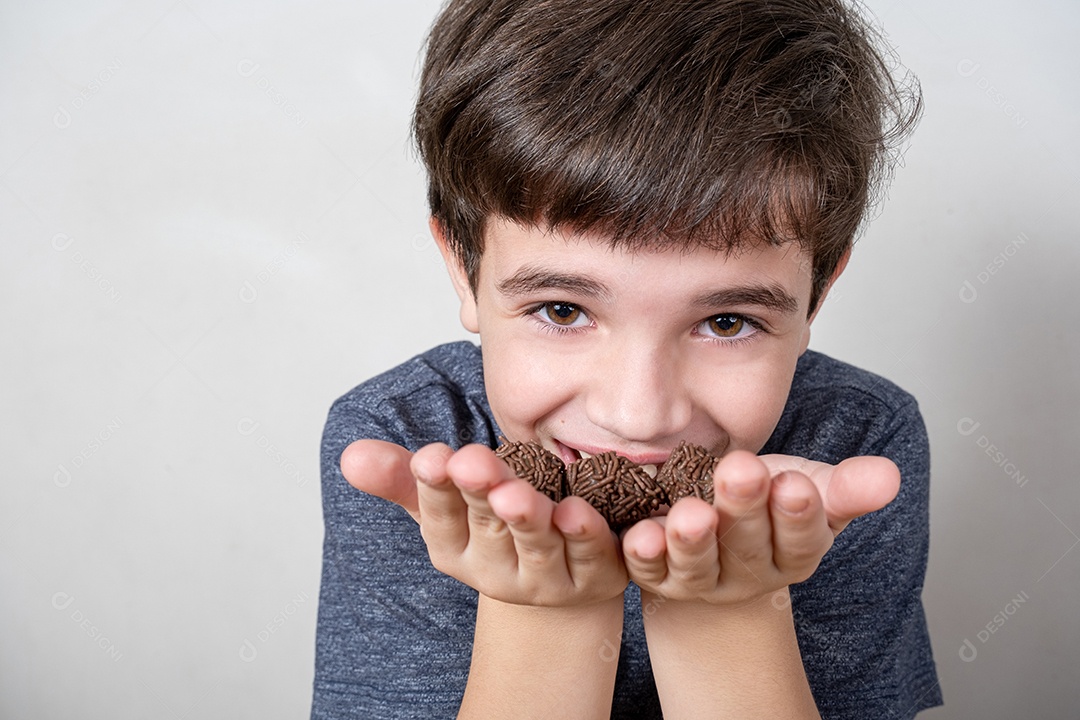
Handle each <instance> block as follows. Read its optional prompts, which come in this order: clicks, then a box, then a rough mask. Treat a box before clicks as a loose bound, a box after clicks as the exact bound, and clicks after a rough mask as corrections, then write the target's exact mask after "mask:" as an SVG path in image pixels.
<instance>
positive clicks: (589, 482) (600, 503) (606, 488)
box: [566, 452, 664, 532]
mask: <svg viewBox="0 0 1080 720" xmlns="http://www.w3.org/2000/svg"><path fill="white" fill-rule="evenodd" d="M566 486H567V489H568V490H569V491H570V494H571V495H577V496H579V497H581V498H583V499H584V500H586V501H587V502H588V503H589V504H590V505H592V506H593V507H594V508H596V509H597V511H599V513H600V514H601V515H603V516H604V519H605V520H607V521H608V525H610V526H611V528H612V530H614V531H615V532H619V531H620V530H622V529H623V528H625V527H629V526H630V525H633V524H634V523H636V522H637V521H638V520H643V519H645V518H647V517H649V516H650V515H651V514H652V513H653V511H655V510H657V509H659V508H660V505H661V504H662V503H663V502H664V493H663V490H661V488H660V486H659V485H657V483H656V480H655V479H653V477H652V476H650V475H649V473H647V472H645V470H644V468H642V467H641V466H640V465H637V464H635V463H633V462H631V461H630V460H627V459H626V458H624V457H620V456H618V455H616V454H615V453H614V452H606V453H601V454H600V455H596V456H594V457H591V458H582V459H581V460H578V461H577V462H575V463H571V464H570V465H568V466H567V467H566Z"/></svg>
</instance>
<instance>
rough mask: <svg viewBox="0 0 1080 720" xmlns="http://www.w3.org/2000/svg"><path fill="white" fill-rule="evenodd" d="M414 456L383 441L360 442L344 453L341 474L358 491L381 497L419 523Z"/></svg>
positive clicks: (398, 446) (342, 454)
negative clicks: (413, 464)
mask: <svg viewBox="0 0 1080 720" xmlns="http://www.w3.org/2000/svg"><path fill="white" fill-rule="evenodd" d="M412 456H413V454H412V453H411V452H409V451H408V450H406V449H405V448H403V447H401V446H400V445H395V444H394V443H390V442H385V441H383V440H357V441H356V442H354V443H352V444H350V445H349V446H348V447H347V448H345V452H343V453H341V474H342V475H344V476H345V479H346V480H348V481H349V484H350V485H352V486H353V487H354V488H356V489H357V490H362V491H363V492H366V493H368V494H369V495H374V496H376V497H381V498H383V499H384V500H389V501H390V502H393V503H396V504H398V505H400V506H401V507H402V508H404V509H405V511H406V512H408V513H409V514H410V515H412V518H413V520H416V521H417V522H419V521H420V510H419V505H418V503H417V500H416V478H415V477H413V474H412V471H411V470H410V469H409V461H410V460H411V459H412Z"/></svg>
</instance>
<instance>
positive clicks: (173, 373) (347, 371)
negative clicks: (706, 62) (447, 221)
mask: <svg viewBox="0 0 1080 720" xmlns="http://www.w3.org/2000/svg"><path fill="white" fill-rule="evenodd" d="M872 8H873V10H874V12H875V13H876V14H877V15H878V16H879V18H880V20H881V21H882V23H883V24H884V25H885V27H886V29H887V31H888V33H889V36H890V39H891V41H892V43H893V44H894V45H895V46H896V47H897V49H898V51H899V53H900V56H901V57H902V59H903V60H904V62H905V63H906V64H907V65H908V66H909V67H910V68H911V69H912V70H913V71H914V72H915V73H916V74H917V75H918V76H919V77H920V78H921V80H922V83H923V88H924V92H925V97H926V115H925V119H924V121H923V123H922V125H921V127H920V129H919V130H918V131H917V133H916V135H915V137H914V140H913V142H912V144H911V146H910V149H909V151H908V152H907V154H906V162H905V166H904V167H902V168H901V169H900V170H899V172H898V174H897V177H896V180H895V182H894V184H893V187H892V191H891V193H890V195H891V196H890V199H889V200H888V202H887V204H886V205H885V207H884V209H883V211H882V212H881V213H880V215H879V217H878V218H877V220H876V221H875V222H874V224H872V226H871V227H870V229H869V231H868V232H867V233H866V234H865V236H864V237H863V238H862V239H861V240H860V242H859V244H858V245H857V248H856V252H855V254H854V257H853V259H852V261H851V264H850V266H849V268H848V270H847V273H846V274H845V275H844V276H843V278H842V279H841V281H840V282H839V284H838V286H837V288H836V290H835V292H834V294H833V295H832V296H831V297H830V299H829V301H828V302H827V304H826V306H825V309H824V311H823V314H822V316H821V317H820V318H819V320H818V322H817V326H816V334H815V338H814V341H813V343H812V346H813V347H815V348H817V349H819V350H823V351H825V352H828V353H830V354H833V355H836V356H839V357H841V358H843V359H845V360H848V361H851V362H854V363H855V364H858V365H861V366H863V367H866V368H868V369H870V370H873V371H876V372H879V373H881V374H884V375H886V376H888V377H889V378H891V379H893V380H894V381H896V382H898V383H899V384H900V385H901V386H903V387H905V388H906V389H908V390H910V391H911V392H913V393H914V394H915V395H916V396H917V397H918V398H919V401H920V404H921V406H922V409H923V412H924V414H925V417H926V420H927V424H928V427H929V430H930V434H931V439H932V448H933V470H934V486H933V499H932V527H933V530H932V547H931V561H930V571H929V575H928V578H927V586H926V591H925V595H924V597H925V601H926V607H927V611H928V614H929V622H930V629H931V632H932V636H933V641H934V650H935V654H936V658H937V663H938V671H939V675H940V678H941V682H942V686H943V689H944V693H945V697H946V701H947V703H948V704H947V706H946V708H944V709H941V710H935V711H932V712H929V713H926V717H933V718H974V717H979V718H1016V717H1039V718H1065V717H1075V713H1076V707H1078V706H1080V683H1078V682H1077V679H1078V678H1077V670H1076V668H1077V667H1080V632H1078V629H1080V622H1078V621H1077V618H1076V615H1075V612H1072V608H1074V607H1075V598H1076V597H1077V595H1078V594H1080V572H1078V568H1080V551H1077V550H1076V546H1077V544H1080V536H1078V533H1080V486H1078V483H1077V475H1076V472H1075V470H1074V465H1073V462H1074V458H1075V449H1076V446H1077V443H1078V435H1080V433H1078V430H1080V421H1078V411H1077V406H1078V404H1080V377H1078V375H1080V370H1078V368H1080V362H1078V355H1080V353H1078V350H1080V343H1078V340H1077V337H1078V333H1077V326H1078V321H1080V313H1078V312H1077V309H1076V304H1075V301H1074V299H1073V297H1072V295H1073V293H1074V292H1075V289H1074V287H1072V286H1071V285H1070V284H1069V281H1070V280H1071V279H1072V278H1074V277H1075V274H1076V272H1077V269H1078V267H1080V263H1078V260H1080V250H1078V245H1077V239H1078V238H1077V234H1078V233H1077V230H1078V226H1080V222H1078V221H1077V219H1076V215H1075V207H1076V204H1077V203H1076V201H1077V196H1078V192H1080V191H1078V170H1077V167H1076V159H1077V157H1078V156H1080V155H1078V152H1077V150H1078V147H1077V146H1078V139H1077V132H1076V130H1077V125H1076V122H1077V121H1076V118H1077V117H1078V113H1080V101H1078V97H1077V88H1078V86H1077V82H1076V78H1077V77H1078V74H1080V73H1078V71H1080V62H1078V59H1077V58H1078V55H1077V54H1076V53H1075V52H1074V51H1072V50H1071V49H1070V48H1071V47H1072V44H1073V41H1074V38H1075V35H1076V32H1077V30H1078V29H1080V22H1078V21H1080V9H1078V6H1077V5H1076V4H1075V3H1072V2H1069V1H1068V0H1053V1H1051V0H1046V1H1044V2H1029V3H1024V4H1021V3H1019V2H1012V3H1005V2H978V3H976V2H972V1H968V2H963V3H939V2H935V1H932V0H896V1H890V0H875V2H873V3H872ZM436 10H437V3H436V2H434V1H430V0H428V1H423V2H421V1H418V0H412V1H411V2H398V3H394V4H393V5H391V4H389V3H387V4H385V5H383V4H378V3H375V2H371V1H368V2H324V3H310V4H309V3H301V2H300V1H299V0H293V1H291V2H274V3H269V2H255V1H254V0H244V1H230V2H223V3H215V2H209V0H177V1H175V2H174V1H173V0H139V1H136V2H127V3H123V2H114V3H110V2H95V3H85V2H84V3H78V2H73V1H71V0H68V1H66V2H53V3H20V4H18V6H17V7H16V4H15V3H11V2H8V3H5V6H4V7H3V9H2V11H0V12H2V15H0V66H2V67H3V68H4V69H5V71H4V72H3V73H0V127H2V128H3V131H2V132H0V233H2V234H0V237H2V242H3V249H4V262H3V263H2V264H0V300H2V307H3V310H4V312H3V314H2V317H0V337H2V338H3V341H2V343H3V345H2V347H3V350H2V354H0V362H2V367H0V371H2V378H3V380H2V384H0V392H2V395H0V442H2V447H3V457H4V460H5V462H4V465H3V467H4V475H5V477H4V480H3V483H2V484H0V588H2V590H0V717H3V718H35V719H42V718H74V717H84V718H144V717H163V718H175V719H176V720H184V719H185V718H231V719H235V718H296V717H304V716H306V714H307V712H308V708H309V703H310V686H311V680H312V663H313V655H314V634H315V616H316V604H317V597H318V580H319V570H320V544H321V539H322V528H321V517H320V506H319V479H318V458H317V452H318V445H319V436H320V433H321V429H322V423H323V420H324V418H325V414H326V411H327V409H328V407H329V405H330V403H331V402H332V400H333V399H334V398H336V397H337V396H338V395H340V394H342V393H343V392H345V391H346V390H348V389H349V388H351V387H352V386H353V385H355V384H357V383H358V382H360V381H361V380H363V379H365V378H367V377H369V376H371V375H373V374H375V373H377V372H380V371H382V370H385V369H387V368H389V367H391V366H392V365H394V364H396V363H398V362H400V361H402V360H404V359H406V358H408V357H410V356H411V355H413V354H415V353H417V352H420V351H422V350H424V349H426V348H428V347H430V346H432V345H434V344H436V343H439V342H444V341H447V340H451V339H457V338H462V337H465V333H464V331H462V330H461V329H460V327H459V325H458V323H457V316H456V308H455V305H454V298H453V295H452V292H451V288H450V285H449V282H448V281H447V280H446V278H445V272H444V270H443V268H442V265H441V262H440V260H439V258H438V254H437V252H436V250H435V248H434V246H433V245H432V244H431V242H430V240H429V239H428V237H427V234H426V217H425V206H424V189H423V179H422V176H421V173H420V170H419V167H418V165H417V163H416V161H415V160H414V158H413V156H412V154H411V151H410V148H409V143H408V138H407V125H408V116H409V111H410V105H411V101H412V99H413V96H414V92H415V82H416V75H417V69H418V62H419V60H418V57H419V55H418V51H419V48H420V46H421V42H422V38H423V35H424V32H425V30H426V28H427V27H428V25H429V23H430V21H431V19H432V18H433V17H434V15H435V12H436ZM991 445H992V447H990V446H991ZM991 630H992V631H993V632H991ZM965 658H966V659H965Z"/></svg>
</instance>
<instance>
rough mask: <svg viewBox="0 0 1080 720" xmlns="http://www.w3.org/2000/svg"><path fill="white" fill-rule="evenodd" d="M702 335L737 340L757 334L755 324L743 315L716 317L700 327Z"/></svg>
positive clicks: (704, 322)
mask: <svg viewBox="0 0 1080 720" xmlns="http://www.w3.org/2000/svg"><path fill="white" fill-rule="evenodd" d="M699 327H700V328H701V330H699V332H701V334H703V335H706V336H709V337H715V338H724V339H726V340H735V339H741V338H745V337H749V336H751V335H753V334H754V333H755V332H757V330H758V328H757V327H756V325H755V323H754V322H753V321H752V320H750V319H748V318H745V317H743V316H742V315H714V316H713V317H711V318H709V319H708V320H705V321H703V322H702V323H701V325H700V326H699Z"/></svg>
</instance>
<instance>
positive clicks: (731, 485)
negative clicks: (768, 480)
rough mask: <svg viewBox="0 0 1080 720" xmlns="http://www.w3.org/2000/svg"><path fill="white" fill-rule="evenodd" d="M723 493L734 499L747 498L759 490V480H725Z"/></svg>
mask: <svg viewBox="0 0 1080 720" xmlns="http://www.w3.org/2000/svg"><path fill="white" fill-rule="evenodd" d="M723 487H724V494H725V495H727V496H728V497H730V498H734V499H735V500H747V499H749V498H752V497H754V496H755V495H757V494H758V493H759V492H760V491H761V482H760V481H758V480H754V479H746V478H744V479H742V480H725V481H724V482H723Z"/></svg>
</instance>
